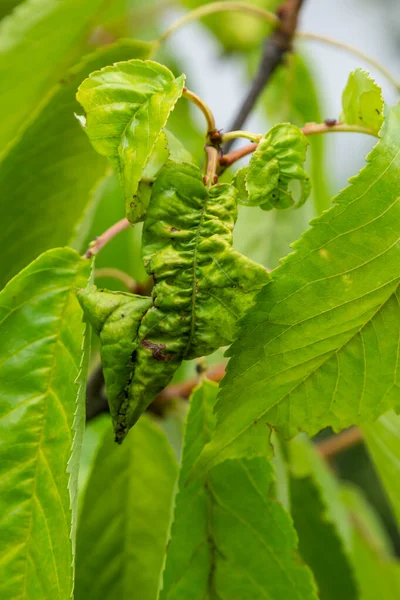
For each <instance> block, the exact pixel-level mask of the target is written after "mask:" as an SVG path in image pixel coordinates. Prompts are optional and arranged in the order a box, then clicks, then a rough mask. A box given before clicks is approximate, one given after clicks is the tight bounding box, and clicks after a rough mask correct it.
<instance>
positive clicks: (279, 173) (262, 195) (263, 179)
mask: <svg viewBox="0 0 400 600" xmlns="http://www.w3.org/2000/svg"><path fill="white" fill-rule="evenodd" d="M307 146H308V140H307V138H306V136H305V135H304V133H303V132H302V131H301V130H300V129H299V128H298V127H296V126H295V125H290V124H289V123H283V124H279V125H275V126H274V127H272V129H270V130H269V131H268V133H266V134H265V135H264V137H263V138H262V139H261V140H260V142H259V144H258V146H257V149H256V151H255V152H254V154H253V155H252V157H251V159H250V163H249V166H248V167H247V168H244V169H240V171H239V173H238V174H237V176H236V185H237V187H238V189H239V190H240V194H239V201H240V202H241V204H245V205H248V206H260V208H262V209H263V210H272V209H273V208H278V209H284V208H289V207H290V206H292V205H293V204H294V199H293V195H292V193H291V191H290V189H289V184H290V183H291V182H293V181H298V182H299V183H300V187H301V194H300V198H299V200H298V202H297V206H301V205H302V204H304V202H305V201H306V200H307V198H308V196H309V195H310V191H311V184H310V178H309V176H308V175H307V173H306V172H305V170H304V168H303V164H304V161H305V158H306V150H307ZM234 183H235V181H234ZM246 192H247V193H246Z"/></svg>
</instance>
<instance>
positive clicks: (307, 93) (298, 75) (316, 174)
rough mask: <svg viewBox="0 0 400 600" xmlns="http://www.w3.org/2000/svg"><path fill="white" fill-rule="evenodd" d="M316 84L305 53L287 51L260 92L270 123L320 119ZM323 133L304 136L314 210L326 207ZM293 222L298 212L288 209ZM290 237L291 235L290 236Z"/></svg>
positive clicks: (327, 177)
mask: <svg viewBox="0 0 400 600" xmlns="http://www.w3.org/2000/svg"><path fill="white" fill-rule="evenodd" d="M319 89H320V85H319V82H318V78H317V77H315V76H314V73H313V69H312V68H311V64H310V61H309V60H307V56H302V55H300V54H298V53H293V52H290V53H287V54H286V55H285V59H284V61H283V62H282V64H281V65H280V66H279V67H278V68H277V69H276V70H275V72H274V74H273V76H272V77H271V80H270V81H269V83H268V85H267V86H266V87H265V90H264V92H263V94H262V106H263V107H264V108H265V110H266V113H267V116H268V118H269V119H270V120H272V123H273V124H275V123H286V122H289V123H293V125H297V126H298V127H302V126H303V125H304V124H305V123H310V122H315V123H320V122H321V120H322V116H321V102H320V98H319ZM326 137H327V136H324V135H313V136H310V137H309V138H307V139H308V141H309V144H310V149H309V154H310V178H311V185H312V197H313V204H314V206H315V208H316V212H317V214H320V213H321V212H322V211H323V210H325V209H327V208H329V205H330V201H331V197H330V195H329V185H328V184H329V172H328V169H327V164H326V162H327V161H326V150H325V148H326ZM288 215H290V217H289V216H287V217H286V218H287V219H289V218H291V219H292V221H293V224H295V223H297V220H298V218H299V215H298V214H294V213H293V212H289V213H288ZM292 240H293V237H292Z"/></svg>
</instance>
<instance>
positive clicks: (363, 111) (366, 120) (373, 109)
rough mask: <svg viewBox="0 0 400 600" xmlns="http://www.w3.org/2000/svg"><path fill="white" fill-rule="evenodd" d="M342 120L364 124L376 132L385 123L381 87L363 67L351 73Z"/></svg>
mask: <svg viewBox="0 0 400 600" xmlns="http://www.w3.org/2000/svg"><path fill="white" fill-rule="evenodd" d="M342 107H343V111H342V114H341V117H340V119H341V121H343V122H344V123H347V124H348V125H362V126H363V127H367V128H369V129H372V130H373V131H374V132H375V133H376V134H377V133H378V132H379V130H380V128H381V127H382V123H383V97H382V90H381V88H380V87H379V86H378V85H377V84H376V83H375V81H374V80H373V79H372V78H371V77H370V76H369V74H368V73H367V72H366V71H363V69H356V70H355V71H353V72H352V73H350V75H349V79H348V81H347V84H346V87H345V88H344V90H343V95H342Z"/></svg>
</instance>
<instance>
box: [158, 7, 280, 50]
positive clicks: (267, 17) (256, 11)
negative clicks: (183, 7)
mask: <svg viewBox="0 0 400 600" xmlns="http://www.w3.org/2000/svg"><path fill="white" fill-rule="evenodd" d="M232 11H234V12H243V13H247V14H251V15H254V16H255V17H259V18H260V19H263V20H264V21H266V22H267V23H271V24H272V25H278V24H279V19H278V17H277V16H276V15H274V13H272V12H270V11H269V10H265V9H264V8H261V7H259V6H255V5H254V4H249V3H248V2H211V3H210V4H206V5H204V6H199V8H196V9H194V10H192V11H190V12H188V13H187V14H185V15H183V17H181V18H180V19H178V20H177V21H175V23H172V25H171V26H170V27H168V29H166V31H164V33H163V34H162V35H161V37H160V39H159V40H158V45H161V44H162V43H163V42H165V40H167V39H168V38H169V37H170V36H171V35H172V34H173V33H175V31H177V30H178V29H180V28H181V27H182V26H183V25H186V24H187V23H190V22H191V21H195V20H197V19H201V18H202V17H206V16H207V15H211V14H214V13H218V12H232Z"/></svg>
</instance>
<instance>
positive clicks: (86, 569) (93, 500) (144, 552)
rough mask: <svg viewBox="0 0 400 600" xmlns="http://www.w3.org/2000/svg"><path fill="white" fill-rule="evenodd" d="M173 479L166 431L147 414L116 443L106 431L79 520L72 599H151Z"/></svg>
mask: <svg viewBox="0 0 400 600" xmlns="http://www.w3.org/2000/svg"><path fill="white" fill-rule="evenodd" d="M176 478H177V465H176V461H175V457H174V455H173V452H172V449H171V447H170V446H169V444H168V441H167V439H166V436H165V434H164V433H163V432H162V431H161V430H160V429H159V427H158V426H157V425H155V424H154V423H153V422H152V421H151V420H150V418H148V417H147V416H144V417H142V418H141V419H140V421H139V422H138V424H137V426H136V427H135V429H134V431H133V432H132V434H131V435H130V436H129V438H128V439H127V441H126V443H125V444H124V445H123V446H122V447H121V448H120V447H119V446H117V445H116V444H115V443H114V441H113V439H112V435H110V431H107V432H106V435H105V436H104V439H103V441H102V444H101V446H100V449H99V451H98V453H97V456H96V458H95V462H94V467H93V471H92V473H91V475H90V478H89V481H88V484H87V488H86V492H85V496H84V503H83V507H82V512H81V514H80V519H79V526H78V536H77V559H76V561H77V565H76V584H75V595H74V598H75V600H100V599H102V600H116V599H117V598H118V599H120V600H131V599H132V598H138V599H140V600H156V598H157V590H158V585H159V580H160V576H161V570H162V566H163V561H164V554H165V544H166V542H167V537H168V528H169V523H170V518H171V512H172V505H173V498H174V488H175V484H176Z"/></svg>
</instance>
